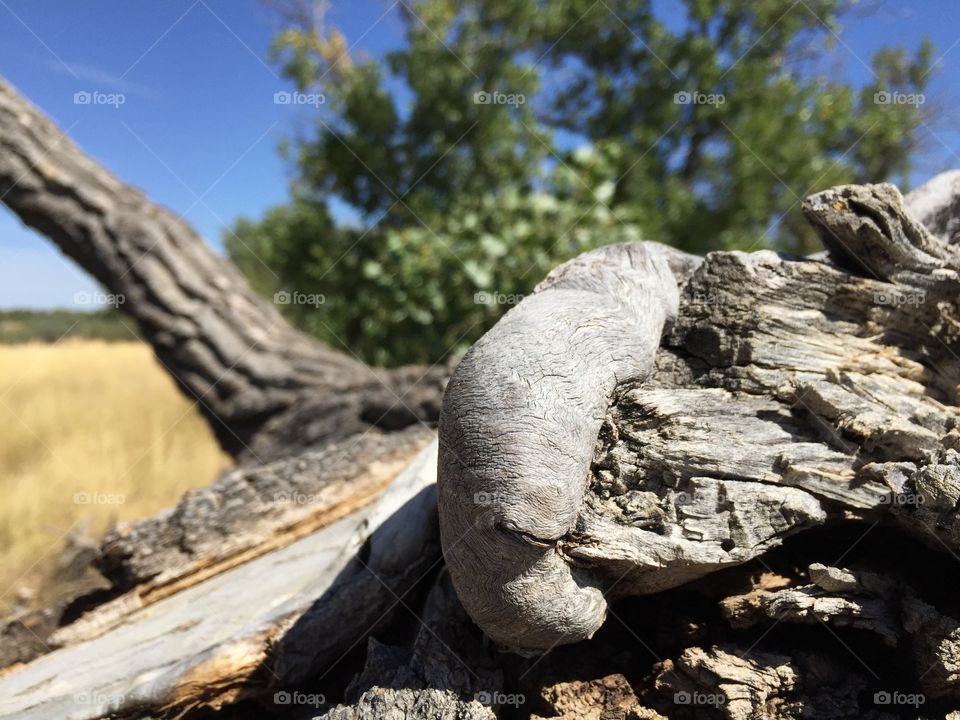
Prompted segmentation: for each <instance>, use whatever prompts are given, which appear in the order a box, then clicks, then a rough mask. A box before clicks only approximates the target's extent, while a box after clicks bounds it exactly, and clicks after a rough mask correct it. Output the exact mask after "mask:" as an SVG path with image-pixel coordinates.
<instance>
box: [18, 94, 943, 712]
mask: <svg viewBox="0 0 960 720" xmlns="http://www.w3.org/2000/svg"><path fill="white" fill-rule="evenodd" d="M0 145H2V149H3V153H2V155H0V194H3V193H6V194H5V195H4V198H3V199H4V202H6V203H7V204H8V205H9V206H10V207H11V208H12V209H13V210H14V212H16V213H18V214H19V215H20V216H21V217H22V218H23V219H24V220H25V222H27V223H28V224H30V225H31V226H33V227H37V228H38V229H40V230H41V231H43V232H46V233H47V234H48V235H50V236H51V237H52V239H53V240H54V241H55V242H57V243H58V244H59V245H60V246H61V247H63V248H64V249H65V251H67V252H68V254H71V255H72V256H74V257H76V258H78V259H79V260H80V262H81V264H83V265H84V267H87V268H88V269H91V271H92V272H94V274H95V275H96V276H97V277H98V278H99V279H100V280H101V282H103V283H104V284H105V285H107V287H109V288H111V290H113V291H115V292H123V293H125V294H126V295H127V298H128V301H127V303H126V304H125V306H124V309H125V310H126V311H127V312H130V313H131V314H132V315H133V316H134V317H136V318H137V320H138V322H139V323H140V324H141V327H143V329H144V337H145V338H146V339H147V340H148V341H149V342H151V343H152V344H153V345H154V347H155V348H156V349H157V353H158V355H159V356H160V357H161V358H164V359H165V361H166V362H167V364H168V366H170V367H171V370H172V372H174V373H180V374H181V375H182V376H183V377H182V378H181V379H180V382H181V386H183V387H184V389H185V390H187V391H188V392H191V393H195V394H199V395H202V394H203V393H204V392H208V391H209V390H210V389H211V385H212V384H213V383H212V381H211V378H215V377H216V372H218V370H211V368H214V367H218V368H219V369H224V368H226V367H228V366H229V365H230V363H231V362H233V361H234V360H236V356H235V355H231V351H229V350H226V349H225V348H227V346H228V345H229V342H227V341H226V340H224V338H225V337H239V335H238V334H239V333H241V332H243V333H247V332H250V333H253V334H254V335H256V337H257V338H258V340H257V342H256V343H254V345H255V352H254V354H252V355H251V356H250V357H249V358H248V360H249V364H247V365H243V369H242V370H241V371H238V374H237V376H236V377H234V376H233V375H232V374H231V373H233V370H230V371H229V372H228V377H231V378H232V380H231V381H230V382H228V383H226V384H225V387H224V388H223V389H222V390H221V389H220V388H219V384H218V385H217V388H214V392H208V395H209V396H211V398H212V399H211V403H210V407H209V408H207V410H206V412H207V417H208V418H209V419H210V421H211V424H213V425H217V424H220V425H221V426H224V427H227V426H229V427H230V428H231V432H230V433H228V435H231V434H234V433H235V434H236V436H237V438H239V439H242V440H243V445H247V446H249V448H252V450H250V451H248V450H245V449H244V448H243V446H242V445H240V446H239V448H240V449H239V450H237V448H236V447H234V449H235V450H236V454H237V456H238V459H239V461H240V464H239V466H238V468H237V469H235V470H233V471H231V472H229V473H227V474H226V475H224V476H223V477H222V478H220V479H219V480H218V481H217V482H215V483H214V484H213V485H212V486H210V487H209V488H206V489H204V490H200V491H194V492H193V493H191V494H189V495H188V496H187V497H185V498H184V499H183V500H182V501H181V502H180V503H179V504H178V505H177V506H176V508H174V509H172V510H170V511H168V512H165V513H163V514H161V515H159V516H157V517H155V518H151V519H146V520H143V521H139V522H136V523H132V524H129V525H126V526H122V527H120V528H117V529H116V531H114V532H113V533H111V535H110V536H109V537H107V538H106V539H105V541H104V543H103V545H102V547H101V549H100V553H99V559H98V564H99V566H100V567H101V568H102V570H103V572H104V574H105V576H106V578H107V579H108V581H109V583H110V589H109V590H108V591H105V592H101V593H98V594H97V595H95V596H91V597H87V598H80V599H78V600H77V601H75V602H74V603H73V604H72V605H71V606H70V607H69V608H67V609H66V610H65V611H63V612H61V613H58V614H56V615H54V616H52V619H51V617H50V616H48V617H47V625H52V626H53V627H51V628H46V626H44V627H45V628H46V629H44V630H43V631H42V632H41V629H40V626H39V625H32V624H31V623H32V619H31V618H21V619H20V620H18V621H17V623H19V624H17V623H15V624H14V625H11V626H8V628H7V630H6V631H5V635H4V637H5V638H12V637H14V636H15V635H16V633H17V632H19V633H20V635H18V636H17V637H20V636H22V635H24V633H23V631H22V629H21V630H20V631H16V630H15V629H14V628H15V627H21V628H26V629H27V631H28V632H33V630H34V628H36V632H37V635H38V637H37V640H38V641H39V643H38V645H39V647H34V648H33V649H32V650H31V651H30V652H23V653H20V654H17V653H8V652H6V648H5V653H4V657H5V658H6V659H7V661H10V660H19V661H20V662H19V663H18V664H14V665H12V666H10V667H8V668H7V669H6V671H5V672H4V674H3V675H0V717H11V718H20V717H22V718H29V717H38V718H39V717H70V718H97V717H120V718H141V717H156V718H161V717H164V718H167V717H186V718H207V717H210V718H260V717H276V718H308V717H328V718H336V719H337V720H346V719H348V718H350V719H352V718H405V717H410V718H494V717H504V718H515V717H523V718H525V717H532V718H596V719H597V720H599V719H600V718H605V719H606V718H662V717H667V718H678V719H680V720H683V719H685V718H701V717H706V718H711V717H717V718H720V717H726V718H730V719H732V720H747V719H748V718H775V719H780V718H783V719H787V718H804V717H817V718H821V717H822V718H855V717H856V718H862V717H866V718H877V719H879V718H888V717H951V716H952V717H954V718H958V717H960V602H958V600H957V597H956V592H955V590H954V588H955V583H956V581H957V578H958V577H960V572H958V570H960V565H958V563H960V552H958V551H960V521H958V512H957V508H958V507H960V463H958V460H960V427H958V425H957V417H958V414H957V405H958V398H957V392H958V383H960V367H958V353H960V308H958V303H960V275H958V273H960V259H958V258H960V254H958V251H957V250H956V249H955V247H954V245H953V240H954V235H955V233H956V232H957V230H958V229H960V173H948V174H946V175H944V176H940V177H938V178H935V179H934V180H932V181H931V182H930V183H928V184H927V185H926V186H924V187H922V188H920V189H919V190H917V191H915V192H914V193H911V194H910V195H909V196H907V198H906V199H904V198H902V197H901V196H900V193H899V192H898V191H897V189H896V188H894V187H893V186H890V185H867V186H845V187H839V188H832V189H829V190H826V191H823V192H821V193H818V194H816V195H813V196H811V197H810V198H808V199H807V201H806V202H805V203H804V213H805V214H806V216H807V218H808V219H809V220H810V221H811V223H812V224H813V225H814V226H815V227H816V228H817V229H818V231H819V233H820V235H821V237H822V238H823V242H824V245H825V247H826V249H827V251H828V252H827V254H826V255H825V256H823V257H819V256H818V257H816V258H799V257H787V256H783V255H778V254H775V253H772V252H769V251H762V252H756V253H738V252H719V253H711V254H709V255H707V256H706V258H703V259H702V260H701V259H697V258H689V257H686V256H684V255H682V254H679V253H676V252H675V251H670V250H669V249H664V248H659V247H658V246H651V245H646V244H641V245H635V246H619V247H613V248H607V249H604V250H601V251H597V252H595V253H590V254H587V255H585V256H582V257H581V258H579V259H577V260H575V261H573V262H572V263H569V264H567V265H565V266H561V267H560V268H558V269H557V270H555V271H554V272H553V273H551V275H550V276H549V277H548V278H547V279H546V280H545V281H544V282H543V283H542V284H541V286H540V288H539V289H538V291H537V292H536V293H534V294H533V295H532V296H531V297H529V298H528V299H526V300H525V301H524V302H523V303H521V304H520V305H518V306H517V307H516V308H515V309H513V310H511V311H510V313H508V314H507V315H506V316H505V317H504V319H503V320H502V321H501V323H500V324H499V325H498V326H497V327H496V328H495V329H494V330H493V331H492V332H491V333H489V334H488V335H487V336H485V338H484V339H483V340H481V341H480V342H479V343H478V344H477V345H476V347H475V348H474V349H473V350H472V351H471V352H470V353H468V355H467V356H466V357H465V359H464V360H463V362H462V363H461V364H460V366H459V367H458V369H457V370H456V371H455V373H454V376H453V378H452V380H451V381H450V384H449V388H448V392H447V397H446V399H445V401H444V408H443V412H442V414H441V415H440V429H439V437H438V434H437V433H436V431H435V430H434V429H433V428H432V427H430V426H429V425H430V423H431V421H432V420H433V419H435V418H436V417H437V415H438V411H439V397H440V389H441V388H442V387H443V385H444V383H445V380H446V374H447V372H448V370H447V368H436V369H434V370H432V371H430V373H428V374H427V375H426V380H425V381H424V383H425V384H426V386H427V387H428V388H430V389H429V390H428V391H425V395H424V396H422V397H426V398H429V399H428V400H425V401H424V402H423V403H421V404H416V403H406V397H412V396H414V395H416V394H417V393H419V392H420V386H419V385H417V384H416V377H417V375H418V374H420V375H422V374H424V372H426V369H422V370H404V371H379V370H370V369H367V368H364V367H363V366H362V365H359V364H358V363H356V362H355V361H354V360H351V359H348V358H344V357H343V356H341V355H340V354H338V353H336V352H334V351H332V350H330V349H329V348H322V349H316V348H319V347H320V346H316V347H315V346H314V345H313V344H312V343H311V341H308V340H306V339H305V338H302V337H300V336H298V335H296V334H295V333H294V331H292V330H290V329H289V328H287V327H286V326H285V325H283V324H282V321H281V320H280V319H279V317H278V316H276V314H275V313H274V311H273V309H272V308H270V307H269V305H267V304H266V303H264V302H263V301H261V300H259V299H257V298H256V297H255V296H254V295H253V293H252V292H250V291H249V289H248V288H246V286H245V285H244V284H243V281H242V279H241V278H240V276H239V275H237V274H236V272H235V271H234V270H232V269H231V268H229V266H227V265H226V264H225V263H223V262H222V261H221V260H219V259H217V258H215V257H214V256H213V255H211V254H209V253H208V252H207V251H206V250H204V249H203V248H202V243H201V242H200V240H199V238H197V237H196V236H195V235H194V234H193V233H192V231H190V230H189V228H186V227H185V226H184V225H183V224H182V222H180V221H176V220H175V219H174V221H173V222H172V224H170V225H169V226H168V223H167V222H166V220H167V219H168V218H169V216H168V215H162V213H163V212H165V211H160V210H159V209H157V208H155V207H154V206H152V205H150V204H149V203H148V202H147V201H146V200H145V199H144V198H143V197H142V196H141V195H139V194H136V193H134V191H131V190H129V188H126V186H123V185H121V184H120V183H119V181H116V180H114V179H113V178H112V177H110V176H109V175H107V174H106V173H105V172H104V171H102V170H101V169H100V168H98V167H97V166H96V165H95V164H93V162H92V161H90V160H89V159H88V158H86V157H85V156H83V155H82V154H81V153H80V152H79V151H78V150H77V149H76V148H74V147H73V146H72V145H70V144H69V143H67V142H66V141H63V140H62V138H61V137H60V136H59V134H58V133H57V131H56V129H55V128H54V127H53V125H52V124H50V123H49V121H47V120H45V119H44V118H43V117H42V116H41V115H40V114H39V113H38V112H37V111H36V110H35V109H34V108H32V107H31V106H30V105H29V104H28V103H26V102H25V101H24V100H22V99H21V98H19V97H18V96H17V95H16V93H15V92H14V91H13V90H12V89H11V88H9V87H8V86H6V85H2V86H0ZM21 176H22V177H23V179H22V180H21V181H20V182H22V183H25V186H24V187H20V184H19V183H18V182H16V180H17V178H19V177H21ZM134 208H135V209H134ZM158 218H161V219H160V220H158ZM154 222H156V224H152V223H154ZM171 227H172V228H174V229H172V230H171V229H170V228H171ZM154 241H156V245H152V244H151V243H153V242H154ZM143 251H145V255H144V254H143ZM141 255H143V257H140V256H141ZM183 257H190V258H191V260H189V261H183V260H181V258H183ZM194 257H196V258H200V259H199V260H197V259H194ZM135 260H136V263H135V264H136V265H137V266H139V265H141V264H143V263H144V260H146V269H144V270H141V271H137V272H135V271H134V269H132V268H131V264H133V263H134V261H135ZM184 266H185V267H184ZM198 268H200V269H203V268H208V269H210V272H211V273H212V274H210V275H209V276H206V279H198V278H196V277H194V276H193V275H192V273H195V272H197V273H198V272H201V270H200V269H198ZM219 273H222V274H223V275H222V277H223V278H225V279H224V280H223V281H221V282H214V281H208V280H210V279H211V278H214V279H215V278H217V277H220V275H219ZM168 293H169V294H168ZM245 313H252V317H253V320H251V321H249V322H248V321H246V320H245V319H241V318H246V315H245ZM258 318H259V319H258ZM261 321H262V323H263V330H262V333H263V334H258V333H260V332H261V331H260V330H258V329H257V328H258V327H260V324H259V323H261ZM225 328H226V329H225ZM208 333H209V337H208ZM243 337H247V335H243ZM281 337H282V338H283V339H282V340H281V339H279V338H281ZM300 348H302V349H300ZM310 348H315V349H310ZM291 353H293V355H295V356H296V357H295V358H293V359H291V358H292V357H293V356H292V355H291ZM308 356H309V357H311V358H312V359H311V360H309V361H308V360H305V359H304V358H306V357H308ZM210 358H214V359H215V360H213V361H212V362H213V363H214V364H211V365H208V364H207V361H208V360H209V359H210ZM260 363H263V366H262V367H261V366H260ZM284 363H286V364H284ZM217 364H219V365H217ZM220 366H222V368H221V367H220ZM304 368H309V369H304ZM288 372H290V373H292V374H291V375H290V376H288V377H286V378H285V377H284V376H285V373H288ZM303 373H305V374H303ZM405 373H406V374H405ZM362 374H366V376H367V379H366V380H360V381H357V380H356V378H359V377H361V375H362ZM308 376H309V378H310V380H309V381H305V380H303V378H304V377H308ZM314 381H316V384H313V383H314ZM261 382H262V387H261ZM404 383H407V385H404ZM311 387H312V390H311V389H310V388H311ZM374 387H376V388H379V390H378V391H377V393H381V394H380V395H379V396H378V397H377V398H374V400H370V401H368V400H367V397H368V396H367V394H366V393H367V392H368V391H370V390H371V389H372V388H374ZM314 390H320V392H314ZM404 392H407V393H408V395H407V396H405V395H403V393H404ZM341 393H342V394H343V398H344V399H343V400H342V402H341V401H340V400H338V397H340V394H341ZM374 394H376V393H374ZM384 394H386V396H384ZM398 396H399V398H398ZM418 397H419V396H418ZM278 398H279V399H278ZM390 398H392V400H390V402H392V403H394V404H397V400H398V399H403V403H402V404H403V405H407V404H409V405H410V408H406V409H403V410H402V411H401V413H400V415H399V416H396V417H394V418H393V419H391V420H390V421H389V422H380V421H379V420H378V419H377V418H372V417H371V416H370V415H369V414H368V413H367V410H364V408H367V405H366V403H368V402H372V403H374V404H379V405H377V408H378V409H381V408H383V409H384V410H385V409H386V408H385V407H383V402H384V401H386V400H388V399H390ZM390 402H387V403H386V404H387V407H389V405H390ZM312 403H319V404H316V405H314V404H312ZM324 408H325V409H324ZM368 409H369V408H368ZM314 412H315V413H318V415H317V416H316V417H313V416H312V415H311V413H314ZM324 413H326V414H324ZM331 418H333V419H331ZM311 419H313V420H316V421H317V422H318V424H317V425H316V427H315V428H313V429H307V430H304V429H302V428H301V427H300V423H301V421H304V420H311ZM328 420H330V422H329V423H328V422H327V421H328ZM424 421H425V422H426V423H427V425H428V426H427V427H424ZM290 423H293V425H289V424H290ZM288 425H289V426H288ZM223 432H226V431H223ZM435 440H436V441H435ZM230 444H231V441H225V445H227V446H230ZM261 449H262V450H263V452H260V450H261ZM253 451H256V452H255V453H254V452H253ZM438 453H439V459H437V454H438ZM436 469H438V473H439V487H437V486H434V485H433V483H432V481H433V479H434V475H435V471H436ZM437 497H439V502H437V500H436V498H437ZM438 506H439V507H438ZM441 550H442V552H443V554H441ZM444 556H446V562H444ZM504 650H507V651H506V652H504ZM512 651H520V654H518V653H516V652H512ZM38 653H39V657H35V658H33V659H30V658H31V656H33V655H37V654H38Z"/></svg>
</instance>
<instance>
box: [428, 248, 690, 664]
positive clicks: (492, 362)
mask: <svg viewBox="0 0 960 720" xmlns="http://www.w3.org/2000/svg"><path fill="white" fill-rule="evenodd" d="M674 253H675V251H670V250H669V249H665V248H663V247H662V246H656V245H653V244H649V243H628V244H624V245H612V246H607V247H604V248H601V249H600V250H595V251H593V252H590V253H586V254H585V255H582V256H580V257H578V258H575V259H574V260H571V261H570V262H567V263H565V264H563V265H561V266H560V267H558V268H557V269H555V270H554V271H553V272H551V273H550V274H549V275H548V276H547V278H546V279H545V280H544V281H543V282H541V283H540V285H538V286H537V288H536V289H535V291H534V293H533V294H532V295H530V296H529V297H527V298H526V299H525V300H524V301H523V302H521V303H520V304H519V305H518V306H517V307H515V308H513V309H512V310H510V311H509V312H508V313H507V314H506V315H505V316H504V317H503V318H502V319H501V320H500V322H498V323H497V325H496V326H495V327H494V328H493V329H492V330H491V331H490V332H488V333H487V334H486V335H485V336H484V337H483V338H482V339H481V340H480V341H478V342H477V343H476V344H475V345H474V346H473V347H472V348H471V349H470V351H469V352H468V353H467V354H466V356H465V357H464V358H463V360H462V361H461V362H460V365H459V366H458V367H457V369H456V372H455V373H454V375H453V378H452V379H451V381H450V385H449V387H448V389H447V393H446V395H445V397H444V406H443V411H442V417H441V423H440V472H439V476H438V483H439V493H440V496H439V497H440V509H441V510H440V531H441V534H442V537H443V544H444V556H445V558H446V561H447V564H448V566H449V568H450V573H451V576H452V578H453V582H454V584H455V585H456V587H457V590H458V592H459V594H460V599H461V601H462V602H463V603H464V606H465V607H466V608H467V610H468V612H469V613H470V616H471V617H472V618H473V619H474V621H475V622H477V623H478V624H479V625H480V626H481V627H482V628H483V629H484V632H486V633H487V634H488V635H490V637H492V638H494V639H495V640H497V641H498V642H501V643H503V644H504V645H505V646H507V647H509V648H511V649H513V650H516V651H519V652H538V651H543V650H547V649H549V648H550V647H551V646H552V645H554V644H557V643H561V642H573V641H576V640H579V639H582V638H584V637H589V636H590V635H592V634H593V632H594V631H596V629H597V628H598V627H599V626H600V624H601V623H602V622H603V617H604V611H605V607H606V604H605V602H604V599H603V595H602V593H601V591H600V589H599V588H597V587H596V586H595V585H594V584H593V583H591V582H590V581H589V580H587V579H585V578H581V577H579V576H578V574H577V572H576V571H575V569H572V568H571V566H570V564H569V563H567V562H566V561H565V560H564V559H563V557H562V556H561V555H560V554H558V553H556V552H555V551H554V548H555V546H556V545H557V543H558V542H559V541H560V540H561V538H563V537H564V536H565V535H567V534H568V533H569V532H571V531H572V530H573V529H574V526H575V524H576V519H577V511H578V509H579V506H580V501H581V498H582V497H583V494H584V490H585V487H586V481H587V474H588V471H589V467H590V460H591V456H592V453H593V446H594V444H595V442H596V437H597V432H598V431H599V429H600V424H601V422H602V421H603V416H604V413H605V411H606V408H607V405H608V404H609V401H610V395H611V393H612V392H613V390H614V388H615V387H616V385H617V383H618V382H619V383H630V382H633V383H639V382H642V381H643V380H645V379H646V376H647V375H648V374H649V372H650V370H651V369H652V367H653V362H654V355H655V353H656V350H657V347H658V346H659V344H660V335H661V332H662V329H663V326H664V323H665V322H668V321H672V320H673V318H674V317H675V316H676V312H677V302H678V298H677V282H676V279H675V278H674V275H673V272H672V270H671V267H670V264H669V261H668V258H669V257H670V256H671V254H674ZM478 568H483V570H482V572H478Z"/></svg>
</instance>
